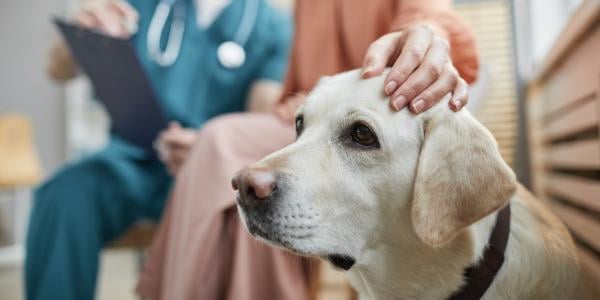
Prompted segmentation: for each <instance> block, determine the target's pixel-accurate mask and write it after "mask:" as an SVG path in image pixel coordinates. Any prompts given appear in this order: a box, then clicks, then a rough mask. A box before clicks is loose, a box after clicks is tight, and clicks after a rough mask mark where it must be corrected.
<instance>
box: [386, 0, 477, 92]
mask: <svg viewBox="0 0 600 300" xmlns="http://www.w3.org/2000/svg"><path fill="white" fill-rule="evenodd" d="M397 5H398V7H397V9H396V16H395V18H394V22H393V23H392V26H391V28H390V31H398V30H403V29H405V28H407V27H409V26H411V25H414V24H417V23H427V24H430V25H432V26H433V27H434V29H435V30H436V31H437V32H439V33H441V34H443V35H444V36H445V37H446V38H447V39H448V42H449V43H450V57H451V59H452V62H453V64H454V67H455V68H456V69H457V70H458V72H459V74H460V75H461V77H462V78H463V79H464V80H465V81H467V82H468V83H472V82H474V81H475V80H476V79H477V71H478V69H479V57H478V53H477V47H476V44H475V36H474V34H473V31H472V30H471V28H470V27H469V25H468V24H467V23H466V22H465V20H464V19H462V18H461V17H460V16H459V15H458V14H457V13H456V12H455V11H454V10H453V8H452V1H451V0H401V1H398V4H397Z"/></svg>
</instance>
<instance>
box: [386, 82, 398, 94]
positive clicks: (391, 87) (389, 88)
mask: <svg viewBox="0 0 600 300" xmlns="http://www.w3.org/2000/svg"><path fill="white" fill-rule="evenodd" d="M397 87H398V83H397V82H396V81H393V80H392V81H390V82H388V83H387V84H386V85H385V93H386V94H388V95H391V94H392V93H393V92H394V91H395V90H396V88H397Z"/></svg>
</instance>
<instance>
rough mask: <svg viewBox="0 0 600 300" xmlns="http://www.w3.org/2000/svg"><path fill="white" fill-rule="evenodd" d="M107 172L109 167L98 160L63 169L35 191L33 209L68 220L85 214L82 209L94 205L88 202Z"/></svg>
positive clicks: (96, 191) (96, 192) (97, 191)
mask: <svg viewBox="0 0 600 300" xmlns="http://www.w3.org/2000/svg"><path fill="white" fill-rule="evenodd" d="M108 171H109V170H108V166H107V165H106V164H104V163H103V161H102V160H97V159H96V160H86V161H82V162H80V163H76V164H73V165H70V166H67V167H65V168H64V169H62V170H61V171H59V172H58V173H56V174H55V175H54V176H52V177H51V178H50V179H49V180H48V181H46V182H45V183H44V184H42V185H41V186H40V187H39V188H38V189H37V190H36V191H35V206H36V209H35V210H36V211H38V213H49V212H52V213H54V214H58V215H60V216H61V217H67V218H68V217H69V216H70V215H83V214H85V211H86V209H85V208H86V207H88V206H93V205H94V204H93V201H91V200H92V198H93V197H94V196H95V195H97V194H98V193H99V192H100V191H99V189H98V188H97V187H98V182H99V180H100V178H99V177H101V176H102V175H101V173H106V172H108Z"/></svg>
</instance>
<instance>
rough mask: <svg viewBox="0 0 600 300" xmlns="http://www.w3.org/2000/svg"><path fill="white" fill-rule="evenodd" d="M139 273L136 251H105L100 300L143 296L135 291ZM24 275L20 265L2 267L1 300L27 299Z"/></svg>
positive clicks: (0, 271) (0, 272)
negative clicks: (24, 290) (24, 289)
mask: <svg viewBox="0 0 600 300" xmlns="http://www.w3.org/2000/svg"><path fill="white" fill-rule="evenodd" d="M137 273H138V260H137V255H136V252H134V251H130V250H109V251H104V253H103V254H102V262H101V271H100V277H99V285H98V287H99V288H98V290H97V293H98V296H97V299H98V300H114V299H119V300H134V299H136V300H137V299H139V298H138V297H136V295H135V294H134V292H133V289H134V287H135V283H136V279H137ZM22 276H23V271H22V267H21V266H20V265H19V264H10V265H3V266H0V300H20V299H24V297H23V282H22V280H21V279H22Z"/></svg>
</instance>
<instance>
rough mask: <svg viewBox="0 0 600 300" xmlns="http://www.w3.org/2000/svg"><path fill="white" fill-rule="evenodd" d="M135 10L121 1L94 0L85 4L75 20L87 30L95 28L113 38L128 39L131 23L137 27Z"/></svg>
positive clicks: (137, 17)
mask: <svg viewBox="0 0 600 300" xmlns="http://www.w3.org/2000/svg"><path fill="white" fill-rule="evenodd" d="M138 19H139V16H138V14H137V12H136V11H135V9H133V8H132V7H131V6H130V5H129V4H127V3H125V2H123V1H120V0H119V1H113V0H96V1H89V2H86V3H85V4H84V5H83V6H82V8H81V11H80V12H79V14H78V15H77V16H76V17H75V20H76V21H77V22H78V23H79V24H81V25H82V26H85V27H87V28H95V29H99V30H102V31H104V32H105V33H106V34H108V35H111V36H115V37H123V38H125V37H129V36H130V35H131V33H132V32H131V31H130V29H129V28H128V27H131V25H129V24H131V23H135V24H136V25H137V20H138Z"/></svg>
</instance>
